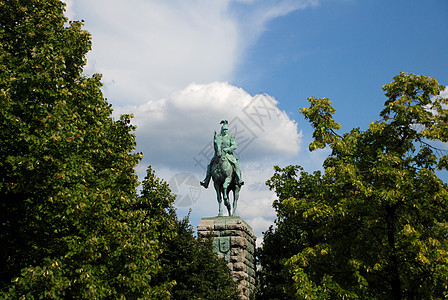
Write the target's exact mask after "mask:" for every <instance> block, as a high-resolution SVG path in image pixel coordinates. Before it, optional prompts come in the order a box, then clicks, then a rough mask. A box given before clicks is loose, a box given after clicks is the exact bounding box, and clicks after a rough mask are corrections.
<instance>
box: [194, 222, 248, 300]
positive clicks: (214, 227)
mask: <svg viewBox="0 0 448 300" xmlns="http://www.w3.org/2000/svg"><path fill="white" fill-rule="evenodd" d="M197 232H198V237H199V238H201V237H202V238H204V239H205V237H206V236H207V235H208V234H211V237H212V238H213V244H214V246H215V252H217V254H218V255H219V256H220V257H223V258H224V259H225V260H226V261H227V266H228V268H229V270H230V271H231V275H232V277H233V278H234V279H235V280H240V281H239V285H238V286H239V289H240V291H241V294H240V299H249V297H250V296H251V293H253V291H254V289H255V286H254V284H255V260H254V258H255V255H254V252H255V240H256V237H255V235H254V234H253V231H252V229H251V227H250V226H249V225H247V223H246V222H244V220H242V219H241V218H240V217H214V218H203V219H202V220H201V222H200V223H199V225H198V231H197Z"/></svg>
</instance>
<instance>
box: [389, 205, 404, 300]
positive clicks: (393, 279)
mask: <svg viewBox="0 0 448 300" xmlns="http://www.w3.org/2000/svg"><path fill="white" fill-rule="evenodd" d="M396 210H397V205H396V204H395V205H393V206H389V205H388V206H386V226H387V229H386V230H387V242H388V245H389V249H390V254H389V264H390V274H389V281H390V285H391V288H392V296H393V299H397V300H398V299H401V298H402V294H401V281H400V274H399V271H398V258H397V253H396V249H395V224H394V221H395V211H396Z"/></svg>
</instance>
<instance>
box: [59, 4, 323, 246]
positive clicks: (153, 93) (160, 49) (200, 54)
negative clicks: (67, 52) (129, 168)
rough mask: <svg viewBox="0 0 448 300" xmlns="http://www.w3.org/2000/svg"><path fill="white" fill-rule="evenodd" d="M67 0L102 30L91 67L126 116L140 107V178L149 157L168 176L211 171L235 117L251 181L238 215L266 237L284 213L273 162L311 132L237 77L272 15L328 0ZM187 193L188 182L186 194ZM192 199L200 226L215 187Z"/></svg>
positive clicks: (213, 206)
mask: <svg viewBox="0 0 448 300" xmlns="http://www.w3.org/2000/svg"><path fill="white" fill-rule="evenodd" d="M64 2H66V3H67V7H66V8H67V12H66V15H67V16H68V17H69V18H70V19H74V20H81V19H82V20H85V29H86V30H88V31H89V32H90V33H91V34H92V43H93V46H92V47H93V50H92V51H91V52H90V53H89V54H88V64H87V67H86V69H85V72H86V73H87V74H92V73H101V74H103V80H102V81H103V83H104V87H103V92H104V95H105V97H107V98H108V100H109V102H110V103H112V104H113V107H114V110H115V114H116V115H118V114H121V113H134V114H135V119H134V121H133V123H134V124H136V125H137V126H138V128H137V131H136V136H137V142H138V145H137V150H138V151H141V152H143V154H144V160H143V161H142V163H141V164H140V165H139V166H138V167H137V172H138V175H139V177H140V180H142V179H143V178H144V175H145V169H146V166H147V165H151V166H152V167H153V168H154V169H155V170H156V173H157V175H158V176H159V177H161V178H163V179H165V180H166V181H170V179H172V178H173V177H175V175H176V174H183V173H185V172H187V173H190V174H192V175H194V176H195V177H197V178H199V179H203V176H204V174H205V171H204V169H203V167H201V165H202V166H205V164H206V163H207V162H208V161H207V160H208V158H207V157H205V156H204V155H203V153H204V151H205V150H207V147H208V146H209V145H210V142H211V138H212V135H213V131H214V130H217V131H218V130H219V128H220V125H219V122H220V121H221V120H222V119H227V120H229V121H230V122H231V123H230V124H229V125H230V127H231V129H233V130H234V131H233V134H234V135H236V136H237V143H238V154H239V155H240V164H241V168H242V170H243V179H244V181H245V183H246V184H245V186H243V188H242V191H241V195H240V201H239V208H238V210H237V214H239V215H241V216H242V217H243V218H244V219H246V220H248V222H249V224H250V225H251V226H252V227H253V229H254V230H255V233H256V234H257V236H258V237H259V238H261V232H262V231H265V230H266V229H267V228H268V226H269V225H270V224H272V222H273V219H274V217H275V213H274V211H273V209H272V206H271V205H272V200H273V199H274V198H275V196H274V194H273V193H272V192H271V191H269V190H268V188H267V187H266V186H265V184H264V182H265V181H266V180H267V179H268V178H269V177H270V176H272V173H273V170H272V168H273V165H275V164H280V165H282V164H283V165H284V164H289V163H286V161H287V159H288V158H290V157H294V156H296V155H297V154H298V152H299V150H300V145H301V138H302V137H301V132H300V133H299V132H298V130H297V124H296V123H295V122H294V121H292V120H290V119H289V117H288V116H287V115H286V114H285V113H284V112H282V111H280V110H279V109H278V108H277V101H276V100H275V99H274V98H273V97H271V96H269V95H256V96H251V95H249V94H248V93H247V92H245V91H244V90H243V89H241V88H238V87H235V86H232V85H231V84H229V83H227V82H228V81H232V80H233V77H234V73H235V71H236V69H237V68H238V66H239V65H240V64H241V60H242V59H243V58H244V54H245V51H246V50H247V49H248V48H249V47H250V46H251V45H253V43H254V42H255V41H256V40H257V38H258V37H259V36H260V35H261V34H262V32H263V31H264V30H266V27H267V24H268V23H269V22H270V21H271V20H273V19H275V18H277V17H280V16H284V15H286V14H288V13H290V12H292V11H295V10H298V9H304V8H306V7H309V6H314V5H317V4H318V1H316V0H296V1H292V0H269V1H268V0H261V1H260V0H258V1H252V0H239V1H238V0H193V1H181V0H173V1H163V0H151V1H147V0H128V1H119V0H95V1H90V0H77V1H73V0H65V1H64ZM192 82H196V83H197V84H195V83H192ZM232 126H233V128H232ZM203 150H204V151H203ZM208 154H210V153H208ZM195 159H196V160H195ZM184 192H185V191H183V190H182V188H181V187H180V188H179V190H178V193H184ZM188 208H192V210H193V211H192V215H191V223H192V224H193V225H195V224H198V223H199V219H200V218H201V217H208V216H214V215H216V213H217V203H216V198H215V193H214V191H213V189H212V188H209V189H207V190H204V189H202V190H201V195H200V197H199V199H197V200H196V201H195V202H194V203H193V204H192V205H191V206H189V207H179V211H180V212H181V215H182V214H186V212H187V210H188ZM259 241H260V239H259Z"/></svg>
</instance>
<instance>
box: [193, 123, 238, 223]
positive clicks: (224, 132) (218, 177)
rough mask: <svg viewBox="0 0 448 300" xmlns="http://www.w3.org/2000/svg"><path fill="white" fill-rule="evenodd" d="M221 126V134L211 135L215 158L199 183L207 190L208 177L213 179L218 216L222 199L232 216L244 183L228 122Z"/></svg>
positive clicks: (220, 213) (220, 211)
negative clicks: (231, 195)
mask: <svg viewBox="0 0 448 300" xmlns="http://www.w3.org/2000/svg"><path fill="white" fill-rule="evenodd" d="M221 124H222V126H221V133H220V134H219V135H218V134H216V131H215V133H214V135H213V144H214V148H215V156H214V157H213V158H212V160H211V162H210V164H209V165H208V166H207V174H206V176H205V179H204V180H203V181H201V185H202V186H203V187H205V188H208V185H209V183H210V177H211V178H213V184H214V186H215V191H216V196H217V199H218V205H219V216H222V198H224V205H225V206H226V207H227V210H228V211H229V216H234V215H235V211H236V206H237V201H238V197H239V191H240V189H241V186H242V185H243V184H244V182H243V181H242V178H241V170H240V166H239V163H238V159H237V158H236V157H235V155H234V154H233V152H234V151H235V149H236V142H235V137H234V136H232V135H229V134H228V132H229V125H228V124H229V122H228V121H227V120H223V121H221ZM230 191H233V209H232V207H231V205H230V201H229V194H230Z"/></svg>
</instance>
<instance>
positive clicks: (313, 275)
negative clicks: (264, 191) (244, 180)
mask: <svg viewBox="0 0 448 300" xmlns="http://www.w3.org/2000/svg"><path fill="white" fill-rule="evenodd" d="M443 89H444V87H443V86H441V85H439V84H438V83H437V81H436V80H435V79H433V78H430V77H426V76H419V75H414V74H407V73H400V74H399V75H398V76H396V77H395V78H394V80H393V81H392V82H391V83H390V84H386V85H385V86H384V87H383V90H384V91H385V95H386V96H387V97H388V100H387V101H386V102H385V108H384V109H383V111H382V112H381V114H380V116H381V117H382V119H381V120H379V121H375V122H372V123H371V124H370V126H369V128H368V129H367V130H365V131H362V130H360V129H359V128H355V129H353V130H351V131H350V132H348V133H345V134H343V135H339V134H337V133H336V130H337V129H339V127H340V126H339V124H338V123H336V122H335V121H334V120H333V117H332V115H333V114H334V112H335V110H334V108H333V107H332V106H331V102H330V100H328V99H326V98H323V99H316V98H309V99H308V100H309V102H310V103H311V105H310V107H309V108H302V109H301V110H300V111H301V113H302V114H303V115H304V116H305V118H307V119H308V120H309V121H310V122H311V124H312V125H313V127H314V129H315V130H314V134H313V137H314V141H313V142H312V143H311V144H310V150H315V149H318V148H324V147H330V148H331V150H332V153H331V155H330V156H328V158H327V159H326V160H325V162H324V165H323V167H324V172H323V173H321V172H315V173H313V174H308V173H307V172H304V171H303V170H302V168H301V167H299V166H288V167H286V168H279V167H276V168H275V174H274V176H273V177H272V178H271V179H270V180H268V182H267V184H268V185H269V187H270V188H271V189H273V190H274V191H276V193H277V195H278V197H279V199H278V200H277V201H275V203H274V207H275V209H276V211H277V220H276V225H277V228H276V229H275V230H274V229H273V228H271V229H270V230H269V231H268V232H267V233H266V234H265V237H264V247H263V249H262V251H261V258H262V261H261V263H262V266H263V270H262V272H261V281H262V282H264V283H265V284H264V287H263V285H262V286H261V293H260V294H263V293H265V294H267V293H268V292H269V291H270V292H272V291H274V292H277V293H278V295H279V297H283V298H286V297H288V295H289V297H291V296H294V297H297V298H306V299H334V298H361V299H362V298H377V299H390V298H394V299H401V298H416V299H429V298H442V297H446V296H448V288H447V285H446V282H447V281H448V242H447V237H448V211H447V210H448V190H447V184H446V183H444V182H443V181H442V180H441V179H440V178H438V177H437V174H436V172H437V171H439V172H446V170H447V167H448V165H447V158H448V155H447V154H448V153H447V151H446V150H444V149H443V148H442V147H444V145H443V143H444V142H447V141H448V127H447V126H448V125H447V124H448V109H447V105H448V100H447V99H445V98H442V97H441V96H440V95H439V94H440V92H441V91H442V90H443ZM279 237H285V238H287V239H286V241H285V242H280V246H279V244H277V245H276V247H278V248H280V249H282V250H281V251H280V252H277V253H276V254H274V251H273V249H274V246H275V243H278V242H279V241H281V240H282V239H281V238H279ZM282 279H283V284H279V285H277V286H273V285H270V283H269V282H270V281H271V280H272V282H274V283H279V282H282V281H281V280H282Z"/></svg>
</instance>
